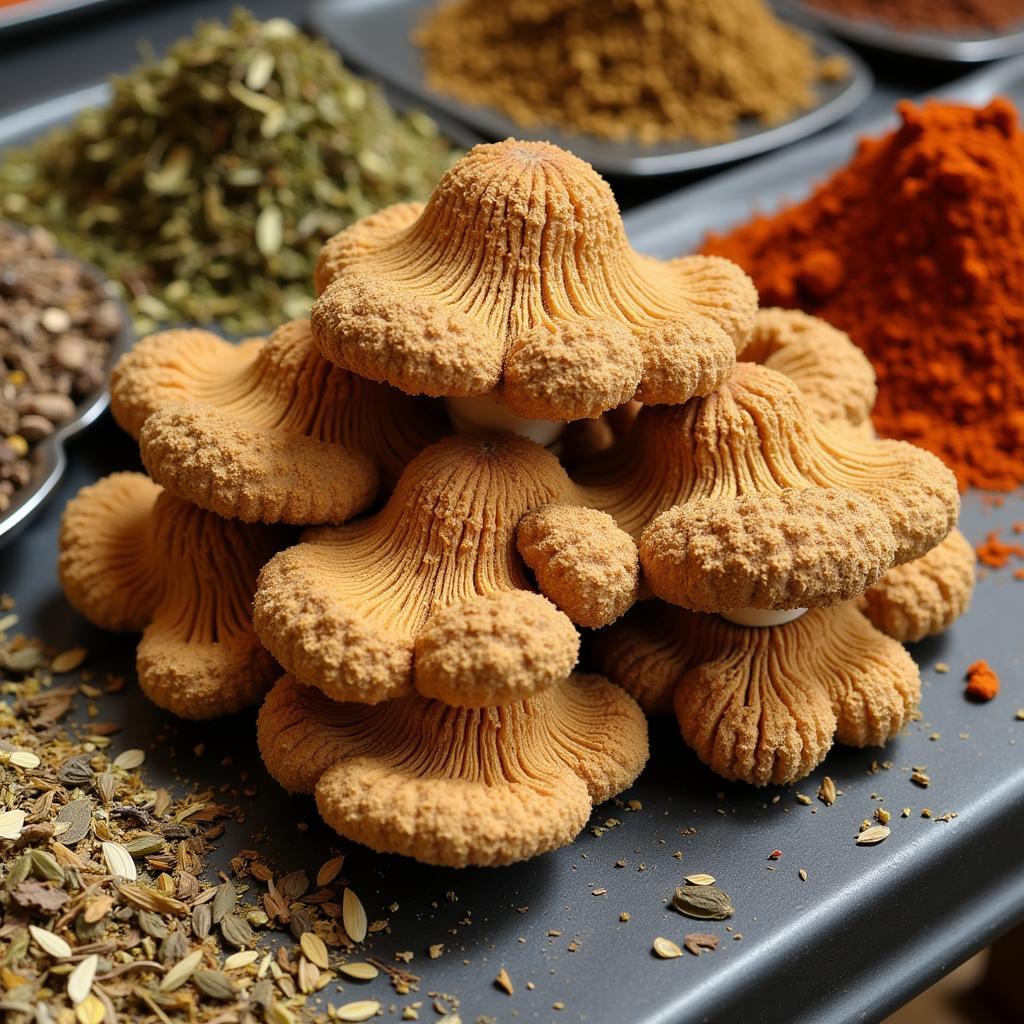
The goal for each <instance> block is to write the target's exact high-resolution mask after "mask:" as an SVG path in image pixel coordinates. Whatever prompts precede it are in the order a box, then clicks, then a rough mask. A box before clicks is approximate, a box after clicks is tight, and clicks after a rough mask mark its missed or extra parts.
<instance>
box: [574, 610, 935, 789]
mask: <svg viewBox="0 0 1024 1024" xmlns="http://www.w3.org/2000/svg"><path fill="white" fill-rule="evenodd" d="M594 651H595V656H596V661H597V664H598V666H599V667H600V668H601V670H602V671H604V672H605V673H607V674H608V676H609V678H611V679H612V680H613V681H614V682H618V683H619V684H620V685H621V686H622V687H623V688H624V689H625V690H626V691H627V692H630V693H633V694H634V695H635V696H636V697H637V699H638V700H639V701H640V702H641V704H642V705H643V706H644V708H645V709H647V710H649V711H651V712H664V711H667V710H668V709H669V707H673V708H674V710H675V713H676V717H677V719H678V721H679V725H680V729H681V731H682V734H683V738H684V739H685V740H686V742H687V744H688V745H689V746H691V747H692V748H693V749H694V750H695V751H696V753H697V755H698V757H700V759H701V760H702V761H704V762H705V764H707V765H709V766H710V767H711V768H712V769H713V770H714V771H716V772H717V773H718V774H719V775H722V776H724V777H725V778H728V779H737V780H740V781H743V782H749V783H752V784H753V785H756V786H763V785H766V784H768V783H787V782H794V781H796V780H797V779H800V778H803V777H804V776H805V775H807V774H809V773H810V772H811V771H813V769H814V768H815V767H816V766H817V765H818V764H819V763H820V762H821V761H822V760H823V759H824V757H825V755H826V754H827V753H828V751H829V749H830V748H831V746H832V742H833V738H835V739H837V740H838V741H839V742H840V743H844V744H847V745H849V746H855V747H864V746H879V745H882V744H884V743H885V742H886V741H887V740H889V739H891V738H892V737H893V736H895V735H896V734H897V733H898V732H899V731H900V730H901V729H902V728H903V727H904V726H905V725H906V724H907V723H908V722H909V721H910V716H911V714H912V713H913V710H914V708H915V707H916V706H917V702H918V700H919V698H920V685H921V684H920V677H919V675H918V671H917V667H916V665H915V664H914V662H913V659H912V658H911V657H910V655H909V654H907V652H906V651H905V650H904V649H903V647H902V646H901V645H900V644H898V643H897V642H896V641H895V640H892V639H890V638H889V637H887V636H885V635H884V634H882V633H880V632H879V631H878V630H877V629H875V628H874V627H873V626H872V625H871V623H870V622H868V621H867V619H865V618H864V616H863V615H861V613H860V612H859V611H857V609H856V607H855V606H854V605H853V604H852V603H846V604H841V605H836V606H834V607H831V608H816V609H812V610H811V611H809V612H807V614H806V615H804V616H802V617H801V618H799V619H796V620H795V621H793V622H789V623H786V624H785V625H783V626H772V627H768V628H746V627H742V626H734V625H732V624H730V623H728V622H725V621H724V620H722V619H720V618H718V617H717V616H707V615H701V614H699V613H695V612H689V611H684V610H682V609H679V608H672V607H670V606H667V605H660V604H659V602H655V601H652V602H645V603H643V604H640V605H637V606H636V608H634V609H633V610H632V612H631V613H630V614H629V615H627V616H626V617H625V618H624V619H623V620H622V622H619V623H616V624H615V625H614V626H611V627H609V628H608V629H607V630H606V631H604V633H603V635H602V636H601V637H600V641H599V642H598V643H597V644H595V648H594Z"/></svg>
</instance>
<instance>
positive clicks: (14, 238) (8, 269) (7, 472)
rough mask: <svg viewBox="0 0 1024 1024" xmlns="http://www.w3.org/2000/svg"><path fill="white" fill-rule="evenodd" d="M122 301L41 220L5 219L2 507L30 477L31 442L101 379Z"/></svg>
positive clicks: (0, 246) (1, 257) (0, 296)
mask: <svg viewBox="0 0 1024 1024" xmlns="http://www.w3.org/2000/svg"><path fill="white" fill-rule="evenodd" d="M124 326H125V325H124V317H123V315H122V313H121V307H120V306H119V305H118V303H117V302H116V301H114V300H113V299H112V298H111V297H110V295H108V294H107V292H106V291H105V290H104V287H103V285H102V284H101V283H100V282H99V281H98V280H97V279H96V278H94V277H93V276H92V275H91V274H90V273H89V272H88V271H86V270H85V268H83V267H82V266H81V264H79V263H77V262H75V261H74V260H69V259H65V258H62V257H60V256H59V255H58V253H57V243H56V241H55V240H54V238H53V236H52V235H51V234H50V233H49V232H47V231H45V230H43V229H42V228H33V229H32V230H31V231H23V230H19V229H16V228H14V227H12V226H11V225H9V224H5V223H3V222H0V513H3V512H4V510H5V509H7V508H9V507H10V505H11V502H12V501H13V500H14V494H15V492H16V491H17V490H18V489H19V488H21V487H24V486H25V484H27V483H28V481H29V478H30V476H31V472H32V458H31V452H32V447H33V446H34V445H35V444H37V443H38V442H39V441H42V440H43V439H44V438H46V437H49V436H50V435H51V434H52V433H53V432H54V431H55V430H56V429H57V428H58V427H59V426H60V425H61V424H62V423H63V422H64V421H65V420H69V419H71V418H72V417H73V416H74V415H75V407H76V404H77V403H78V402H79V401H81V400H82V399H83V398H86V397H87V396H89V395H91V394H93V393H94V392H95V391H96V390H97V389H98V388H99V387H100V386H101V385H102V383H103V373H104V367H105V366H106V362H107V356H108V354H109V352H110V345H111V342H112V341H114V339H115V338H116V337H117V336H118V335H119V334H120V333H121V332H122V330H123V329H124Z"/></svg>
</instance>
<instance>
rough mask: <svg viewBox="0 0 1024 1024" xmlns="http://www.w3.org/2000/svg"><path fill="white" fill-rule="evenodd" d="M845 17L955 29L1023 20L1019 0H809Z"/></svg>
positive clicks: (910, 26)
mask: <svg viewBox="0 0 1024 1024" xmlns="http://www.w3.org/2000/svg"><path fill="white" fill-rule="evenodd" d="M809 3H810V6H811V7H820V8H821V9H822V10H823V11H830V12H831V13H833V14H842V15H843V16H844V17H847V18H870V19H871V20H872V21H881V22H885V23H887V24H890V25H892V26H893V27H894V28H900V29H923V30H926V31H933V32H936V31H938V32H955V31H957V30H958V29H960V30H963V29H975V30H978V29H991V30H994V31H1001V30H1006V29H1008V28H1009V27H1010V26H1011V25H1013V24H1014V23H1015V22H1020V21H1024V3H1022V2H1021V0H809Z"/></svg>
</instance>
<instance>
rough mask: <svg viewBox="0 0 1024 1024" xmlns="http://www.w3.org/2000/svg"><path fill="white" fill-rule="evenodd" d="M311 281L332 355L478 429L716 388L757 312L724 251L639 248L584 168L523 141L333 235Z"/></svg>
mask: <svg viewBox="0 0 1024 1024" xmlns="http://www.w3.org/2000/svg"><path fill="white" fill-rule="evenodd" d="M316 286H317V290H318V292H320V297H319V298H318V299H317V301H316V303H315V305H314V307H313V314H312V323H313V331H314V333H315V335H316V338H317V340H318V342H319V343H320V347H321V350H322V351H323V353H324V355H325V356H326V357H327V358H328V359H331V360H333V361H334V362H337V363H338V364H339V365H341V366H344V367H347V368H348V369H350V370H352V371H354V372H355V373H358V374H361V375H362V376H364V377H369V378H370V379H372V380H379V381H387V382H388V383H390V384H392V385H394V386H395V387H398V388H401V389H402V390H403V391H407V392H409V393H410V394H421V393H422V394H428V395H435V396H446V397H448V398H450V399H457V400H459V401H457V402H455V403H453V405H452V408H453V415H454V416H455V417H456V418H457V419H459V418H462V419H465V420H468V421H470V422H472V423H475V424H476V425H478V426H483V427H499V426H506V427H509V428H511V427H515V426H519V427H522V424H517V423H516V422H515V421H516V418H517V417H519V418H523V419H526V420H547V421H562V420H574V419H582V418H589V417H595V416H598V415H600V414H601V413H603V412H605V411H607V410H609V409H613V408H615V407H616V406H619V405H621V404H622V403H624V402H627V401H629V400H630V399H632V398H634V397H636V398H639V399H641V400H642V401H645V402H664V403H679V402H685V401H686V400H687V399H689V398H690V397H691V396H692V395H704V394H707V393H708V392H710V391H712V390H713V389H714V388H716V387H718V386H719V385H720V384H721V383H722V382H723V381H724V380H725V379H726V377H727V376H728V375H729V372H730V370H731V369H732V367H733V364H734V362H735V359H736V353H737V351H738V350H739V349H741V348H742V347H743V345H744V344H745V343H746V341H747V338H748V336H749V334H750V330H751V327H752V325H753V317H754V311H755V309H756V305H757V299H756V293H755V292H754V289H753V286H752V285H751V283H750V281H749V279H748V278H747V277H746V276H745V275H744V274H743V273H742V272H741V271H740V270H739V269H738V268H737V267H736V266H735V265H733V264H731V263H729V262H727V261H724V260H709V259H708V258H707V257H698V256H687V257H683V258H682V259H677V260H672V261H669V262H660V261H658V260H655V259H652V258H649V257H645V256H640V255H638V254H637V253H635V252H634V251H633V250H632V249H631V248H630V246H629V243H628V242H627V240H626V235H625V231H624V230H623V227H622V221H621V219H620V217H619V212H618V208H617V206H616V204H615V200H614V198H613V196H612V194H611V190H610V189H609V188H608V186H607V184H606V183H605V182H604V181H603V180H602V179H601V177H600V176H599V175H598V174H596V173H595V172H594V170H593V169H592V168H591V167H590V166H589V165H588V164H586V163H584V162H583V161H581V160H579V159H577V158H576V157H574V156H572V155H571V154H570V153H567V152H565V151H564V150H561V149H559V148H557V147H556V146H552V145H550V144H548V143H541V142H518V141H516V140H514V139H508V140H506V141H505V142H500V143H495V144H492V145H481V146H477V147H475V148H474V149H473V150H471V151H470V153H469V154H468V155H467V156H465V157H464V158H463V159H462V160H460V161H459V162H458V163H457V164H456V165H455V166H454V167H453V168H452V169H451V170H450V171H448V173H446V174H445V175H444V176H443V177H442V179H441V181H440V182H439V184H438V186H437V188H436V189H435V191H434V194H433V196H432V197H431V199H430V201H429V202H428V203H427V205H426V206H425V207H422V208H421V207H419V206H417V205H415V204H406V205H403V206H400V207H394V208H391V209H389V210H385V211H384V212H383V213H381V214H375V215H373V216H371V217H367V218H365V219H364V220H362V221H359V222H358V223H357V224H355V225H353V226H352V227H351V228H348V229H347V230H346V231H343V232H342V233H341V234H339V235H337V236H335V238H333V239H331V240H330V241H329V242H328V243H327V245H326V246H325V247H324V249H323V251H322V253H321V257H320V262H319V265H318V268H317V278H316ZM481 396H486V397H487V398H488V399H490V400H497V401H498V402H500V403H501V405H500V406H498V407H495V406H494V402H493V401H490V402H484V403H481V402H480V397H481ZM536 437H537V439H543V440H545V441H547V440H550V437H543V438H541V437H540V435H536Z"/></svg>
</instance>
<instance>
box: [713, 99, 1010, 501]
mask: <svg viewBox="0 0 1024 1024" xmlns="http://www.w3.org/2000/svg"><path fill="white" fill-rule="evenodd" d="M897 112H898V113H899V116H900V120H901V124H900V126H899V128H897V129H896V130H894V131H892V132H890V133H889V134H887V135H885V136H883V137H881V138H876V139H864V140H862V141H861V142H860V144H859V146H858V149H857V153H856V155H855V156H854V158H853V160H852V161H851V162H850V163H849V164H848V165H847V166H846V167H845V168H843V169H842V170H840V171H838V172H837V173H836V174H834V175H833V177H832V178H830V179H829V180H828V181H826V182H824V183H823V184H821V185H820V186H819V187H818V188H817V190H816V191H815V192H814V193H813V195H812V196H811V197H810V198H809V199H807V200H806V201H804V202H802V203H800V204H798V205H795V206H791V207H789V208H787V209H785V210H782V211H781V212H779V213H777V214H775V215H773V216H758V217H756V218H755V219H754V220H752V221H751V222H749V223H748V224H746V225H745V226H743V227H740V228H739V229H737V230H735V231H733V232H732V233H730V234H728V235H723V236H712V237H710V238H709V239H708V240H707V243H706V246H705V251H706V252H710V253H717V254H719V255H722V256H727V257H729V258H730V259H732V260H735V261H736V262H737V263H739V264H740V265H741V266H742V267H744V268H745V269H746V270H747V271H748V272H749V273H750V275H751V276H752V277H753V279H754V282H755V283H756V284H757V287H758V289H759V290H760V292H761V299H762V302H763V304H765V305H782V306H789V307H796V308H801V309H805V310H807V311H808V312H811V313H814V314H816V315H818V316H821V317H824V318H825V319H826V320H829V321H830V322H832V323H833V324H835V325H836V326H837V327H841V328H842V329H843V330H845V331H847V332H848V333H849V334H850V335H851V336H852V337H853V339H854V341H856V342H857V343H858V344H859V345H860V346H861V347H862V348H863V349H864V350H865V351H866V352H867V354H868V356H869V357H870V359H871V361H872V363H873V364H874V366H875V370H876V371H877V373H878V380H879V396H878V404H877V406H876V409H875V413H874V422H875V426H876V427H877V429H878V430H879V432H880V433H881V434H882V435H884V436H889V437H901V438H905V439H907V440H910V441H913V442H915V443H916V444H920V445H922V446H923V447H925V448H929V449H930V450H931V451H933V452H935V453H936V454H937V455H939V456H941V457H942V458H943V459H945V460H946V462H947V463H949V465H950V466H952V468H953V469H954V470H955V472H956V474H957V478H958V480H959V482H960V485H961V487H966V486H968V485H973V486H976V487H983V488H991V489H993V490H1011V489H1012V488H1014V487H1015V486H1016V485H1017V484H1018V483H1020V482H1022V481H1024V133H1022V132H1021V130H1020V128H1019V126H1018V122H1017V114H1016V111H1015V110H1014V108H1013V106H1012V105H1011V104H1010V103H1009V102H1008V101H1006V100H1003V99H997V100H994V101H993V102H991V103H990V104H988V106H985V107H982V108H980V109H978V108H975V107H970V106H961V105H956V104H950V103H940V102H937V101H931V102H927V103H925V104H924V105H923V106H915V105H914V104H911V103H909V102H902V103H900V104H898V106H897Z"/></svg>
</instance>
